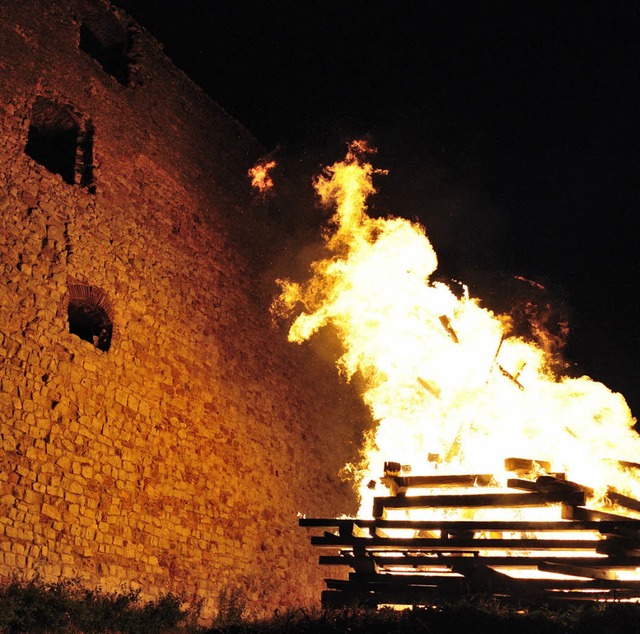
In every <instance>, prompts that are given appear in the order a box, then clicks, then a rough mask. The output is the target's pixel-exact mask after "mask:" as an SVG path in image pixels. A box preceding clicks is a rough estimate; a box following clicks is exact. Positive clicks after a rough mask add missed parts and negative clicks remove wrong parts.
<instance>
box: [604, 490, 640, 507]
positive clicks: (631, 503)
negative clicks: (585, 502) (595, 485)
mask: <svg viewBox="0 0 640 634" xmlns="http://www.w3.org/2000/svg"><path fill="white" fill-rule="evenodd" d="M607 498H609V500H610V501H611V502H612V503H613V504H617V505H618V506H622V507H623V508H626V509H629V510H630V511H635V512H637V513H640V500H636V499H634V498H630V497H628V496H627V495H622V493H618V492H617V491H616V490H615V489H612V488H608V489H607Z"/></svg>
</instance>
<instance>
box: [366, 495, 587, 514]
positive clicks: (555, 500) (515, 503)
mask: <svg viewBox="0 0 640 634" xmlns="http://www.w3.org/2000/svg"><path fill="white" fill-rule="evenodd" d="M559 503H562V504H569V505H572V506H573V505H575V506H583V505H584V503H585V494H584V493H583V492H582V491H550V492H548V493H539V492H532V493H477V494H463V495H455V494H444V495H415V496H388V497H376V498H374V501H373V516H374V518H383V514H384V511H385V509H410V508H413V509H415V508H479V507H483V506H484V507H501V508H502V507H522V506H545V505H548V504H559Z"/></svg>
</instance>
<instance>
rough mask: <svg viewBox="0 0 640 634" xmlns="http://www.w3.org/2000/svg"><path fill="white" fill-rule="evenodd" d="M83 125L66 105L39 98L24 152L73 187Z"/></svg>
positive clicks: (34, 108)
mask: <svg viewBox="0 0 640 634" xmlns="http://www.w3.org/2000/svg"><path fill="white" fill-rule="evenodd" d="M79 132H80V125H79V124H78V122H77V120H76V118H75V117H74V116H73V114H72V112H71V108H70V107H69V106H67V105H60V104H57V103H56V102H55V101H52V100H51V99H44V98H41V97H39V98H38V99H36V102H35V103H34V104H33V108H32V110H31V121H30V124H29V133H28V136H27V146H26V148H25V152H26V153H27V154H28V155H29V156H30V157H31V158H32V159H33V160H34V161H37V162H38V163H40V165H42V166H44V167H46V168H47V169H48V170H49V171H50V172H52V173H53V174H60V176H62V178H63V179H64V181H65V182H67V183H69V184H71V185H73V183H74V182H75V175H76V148H77V145H78V134H79Z"/></svg>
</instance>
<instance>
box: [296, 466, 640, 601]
mask: <svg viewBox="0 0 640 634" xmlns="http://www.w3.org/2000/svg"><path fill="white" fill-rule="evenodd" d="M514 464H515V463H514V462H513V460H511V461H507V465H508V466H511V467H513V465H514ZM382 481H383V482H384V483H385V484H386V485H387V487H388V488H389V489H390V491H391V492H392V493H393V494H392V495H388V496H384V497H375V498H374V502H373V519H358V518H354V519H316V518H301V519H300V520H299V523H300V526H304V527H309V528H323V529H325V531H324V532H323V534H321V535H313V536H312V537H311V544H312V545H314V546H316V547H318V548H320V549H323V550H326V551H330V554H322V555H321V556H320V564H321V565H328V566H337V567H342V569H343V570H344V569H348V570H350V572H349V573H348V575H341V578H332V579H326V580H325V584H326V589H325V590H324V592H323V594H322V604H323V606H325V607H337V606H343V605H353V604H365V605H372V606H375V605H381V604H402V605H423V604H426V603H429V602H432V601H434V600H436V599H438V598H459V597H462V596H465V595H474V594H476V595H478V594H481V595H492V596H496V597H502V598H504V599H508V600H516V601H535V602H539V601H598V600H640V519H636V518H634V517H633V515H634V513H635V511H636V510H637V508H640V503H638V501H637V500H634V499H630V498H628V497H625V496H622V495H619V494H616V493H615V492H614V491H610V495H609V496H608V497H609V499H610V501H612V504H611V509H614V508H615V509H616V512H610V510H609V509H607V510H606V512H605V511H603V510H594V509H592V508H589V507H588V506H587V499H588V497H589V494H590V490H589V489H587V488H586V487H581V486H580V485H578V484H575V483H573V482H568V481H567V480H566V479H564V476H563V475H562V474H553V475H544V476H541V477H537V478H530V479H528V478H518V477H517V478H512V479H510V480H508V481H507V487H506V489H505V488H504V487H502V488H500V489H499V490H498V489H497V488H496V483H495V481H494V479H493V477H492V476H491V475H487V474H470V475H466V474H465V475H453V476H451V475H446V476H405V477H402V476H400V475H396V474H393V475H389V474H388V473H387V474H385V477H384V478H382ZM418 488H419V489H421V490H422V489H426V493H425V494H422V491H421V492H420V493H421V494H419V495H411V494H410V493H414V492H415V491H412V489H414V490H415V489H418ZM613 502H615V507H614V506H613ZM621 507H624V509H627V510H628V513H627V511H625V510H624V509H623V508H621ZM532 509H538V510H539V511H541V513H542V516H543V517H548V516H549V511H553V509H556V510H557V519H496V517H500V516H503V517H518V516H523V515H526V516H527V517H534V516H535V515H536V512H533V513H532V512H531V510H532ZM437 510H439V511H440V512H439V513H437V515H438V516H440V517H443V518H445V519H413V518H415V516H416V514H418V513H417V512H420V511H426V512H427V513H429V514H430V515H429V517H431V516H433V515H434V514H435V513H434V511H437ZM623 513H624V514H623ZM635 515H636V517H637V513H635ZM451 518H453V519H451ZM468 518H471V519H468ZM336 576H338V575H336Z"/></svg>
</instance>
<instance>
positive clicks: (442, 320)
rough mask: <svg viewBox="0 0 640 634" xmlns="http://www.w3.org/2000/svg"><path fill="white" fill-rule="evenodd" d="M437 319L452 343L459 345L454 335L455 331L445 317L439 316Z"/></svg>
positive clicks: (456, 336)
mask: <svg viewBox="0 0 640 634" xmlns="http://www.w3.org/2000/svg"><path fill="white" fill-rule="evenodd" d="M439 319H440V323H441V324H442V327H443V328H444V329H445V330H446V331H447V334H448V335H449V336H450V337H451V340H452V341H453V342H454V343H460V340H459V339H458V335H457V334H456V331H455V330H454V329H453V326H452V325H451V320H450V319H449V318H448V317H447V316H446V315H440V317H439Z"/></svg>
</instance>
